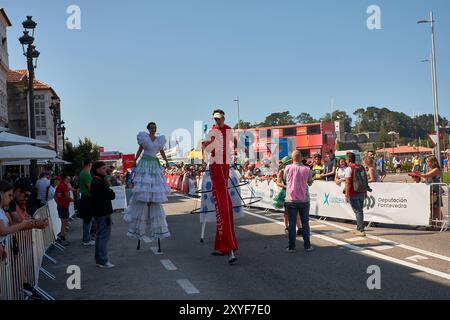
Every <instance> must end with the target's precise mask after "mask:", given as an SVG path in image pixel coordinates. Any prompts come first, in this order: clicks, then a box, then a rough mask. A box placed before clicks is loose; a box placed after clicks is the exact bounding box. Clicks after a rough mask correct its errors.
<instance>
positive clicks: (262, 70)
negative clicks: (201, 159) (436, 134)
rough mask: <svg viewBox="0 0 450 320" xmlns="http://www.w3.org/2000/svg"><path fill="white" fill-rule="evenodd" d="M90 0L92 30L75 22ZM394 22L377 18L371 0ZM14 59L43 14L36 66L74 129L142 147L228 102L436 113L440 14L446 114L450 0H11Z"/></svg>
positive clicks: (261, 109)
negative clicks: (151, 136)
mask: <svg viewBox="0 0 450 320" xmlns="http://www.w3.org/2000/svg"><path fill="white" fill-rule="evenodd" d="M71 4H77V5H79V6H80V8H81V12H82V17H81V18H82V26H81V27H82V28H81V30H72V31H71V30H68V29H67V28H66V19H67V17H68V14H67V13H66V8H67V7H68V6H69V5H71ZM371 4H376V5H378V6H380V8H381V14H382V17H381V19H382V30H374V31H371V30H368V29H367V27H366V20H367V18H368V14H367V13H366V10H367V7H368V6H369V5H371ZM2 6H3V7H4V8H5V10H6V12H7V14H8V15H9V17H10V19H11V21H12V23H13V27H12V28H10V29H9V34H8V35H9V53H10V67H11V68H12V69H19V68H20V69H23V68H25V60H24V57H23V56H22V55H21V50H22V49H21V47H20V44H19V42H18V41H17V38H18V37H19V36H20V35H21V28H22V27H21V22H22V21H23V20H24V17H25V16H26V15H33V18H34V19H35V21H37V22H38V29H37V33H36V45H37V48H38V50H39V51H41V58H40V60H39V66H38V70H37V77H38V78H39V79H40V80H42V81H44V82H47V83H49V84H51V85H52V86H53V87H54V88H55V90H56V91H57V92H58V94H59V95H60V97H61V99H62V108H63V111H62V113H63V118H64V120H65V121H66V123H67V125H66V127H67V136H68V137H69V138H70V139H71V140H72V141H76V140H77V139H78V137H84V136H89V137H91V138H92V139H93V141H94V142H96V143H98V144H100V145H103V146H105V147H106V149H107V150H120V151H122V152H135V151H136V134H137V132H138V131H142V130H145V126H146V124H147V122H149V121H155V122H157V123H158V125H159V131H160V133H162V134H165V135H169V134H170V133H171V132H172V130H174V129H176V128H187V129H189V130H191V131H192V130H193V121H194V120H202V121H206V122H207V123H208V124H211V120H210V118H211V111H212V109H213V108H214V107H216V106H220V107H221V108H223V109H224V110H225V111H226V112H227V120H228V122H229V123H230V124H231V125H234V124H235V123H236V122H237V108H236V104H235V102H233V100H234V99H235V97H236V96H237V95H239V96H240V99H241V119H243V120H246V121H250V122H256V121H261V120H262V119H263V118H264V116H265V115H267V114H269V113H272V112H277V111H285V110H289V111H291V113H292V114H294V115H297V114H299V113H301V112H309V113H310V114H311V115H313V116H315V117H320V116H322V115H323V114H324V113H326V112H330V109H331V106H330V105H331V102H330V101H331V99H334V104H335V108H338V109H343V110H345V111H347V112H348V113H350V114H352V113H353V111H354V110H355V109H356V108H359V107H367V106H371V105H374V106H379V107H390V108H391V109H392V110H396V111H403V112H405V113H407V114H409V115H412V114H413V112H416V113H432V112H433V105H432V95H431V75H430V67H429V64H427V63H421V62H420V60H422V59H425V58H427V57H428V56H429V54H430V47H431V37H430V28H429V26H426V25H418V24H416V22H417V20H419V19H422V18H427V17H428V12H429V11H430V10H433V11H434V12H435V16H436V20H437V25H436V35H437V39H436V41H437V64H438V65H437V66H438V81H439V94H440V112H441V114H442V115H443V116H446V117H447V118H450V107H449V104H450V90H449V86H450V59H449V58H448V57H450V1H448V0H420V1H419V0H370V1H365V0H346V1H314V2H313V1H300V0H282V1H275V0H270V1H267V0H245V1H244V0H177V1H175V0H164V1H162V0H160V1H154V0H130V1H106V0H95V1H92V0H89V1H88V0H71V1H65V0H39V1H34V0H33V1H31V0H3V1H2Z"/></svg>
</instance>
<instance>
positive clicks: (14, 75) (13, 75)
mask: <svg viewBox="0 0 450 320" xmlns="http://www.w3.org/2000/svg"><path fill="white" fill-rule="evenodd" d="M26 76H28V70H11V71H9V72H8V74H7V76H6V81H8V82H21V81H23V78H24V77H26Z"/></svg>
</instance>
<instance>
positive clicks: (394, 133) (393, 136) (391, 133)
mask: <svg viewBox="0 0 450 320" xmlns="http://www.w3.org/2000/svg"><path fill="white" fill-rule="evenodd" d="M388 135H390V136H391V138H392V159H394V147H395V141H394V140H395V136H396V135H397V132H395V131H389V132H388Z"/></svg>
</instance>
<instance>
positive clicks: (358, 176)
mask: <svg viewBox="0 0 450 320" xmlns="http://www.w3.org/2000/svg"><path fill="white" fill-rule="evenodd" d="M353 169H354V170H353V189H354V190H355V192H358V193H363V192H367V191H371V190H372V189H370V187H369V179H368V178H367V172H366V170H365V169H364V168H363V167H360V166H355V167H354V168H353Z"/></svg>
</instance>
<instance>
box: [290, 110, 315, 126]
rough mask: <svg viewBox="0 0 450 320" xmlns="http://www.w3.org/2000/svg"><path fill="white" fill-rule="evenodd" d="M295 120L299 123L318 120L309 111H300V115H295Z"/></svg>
mask: <svg viewBox="0 0 450 320" xmlns="http://www.w3.org/2000/svg"><path fill="white" fill-rule="evenodd" d="M294 121H295V122H296V123H299V124H304V123H312V122H318V121H317V120H316V119H314V118H313V117H312V116H311V115H310V114H309V113H307V112H302V113H300V114H299V115H298V116H296V117H295V120H294Z"/></svg>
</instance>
